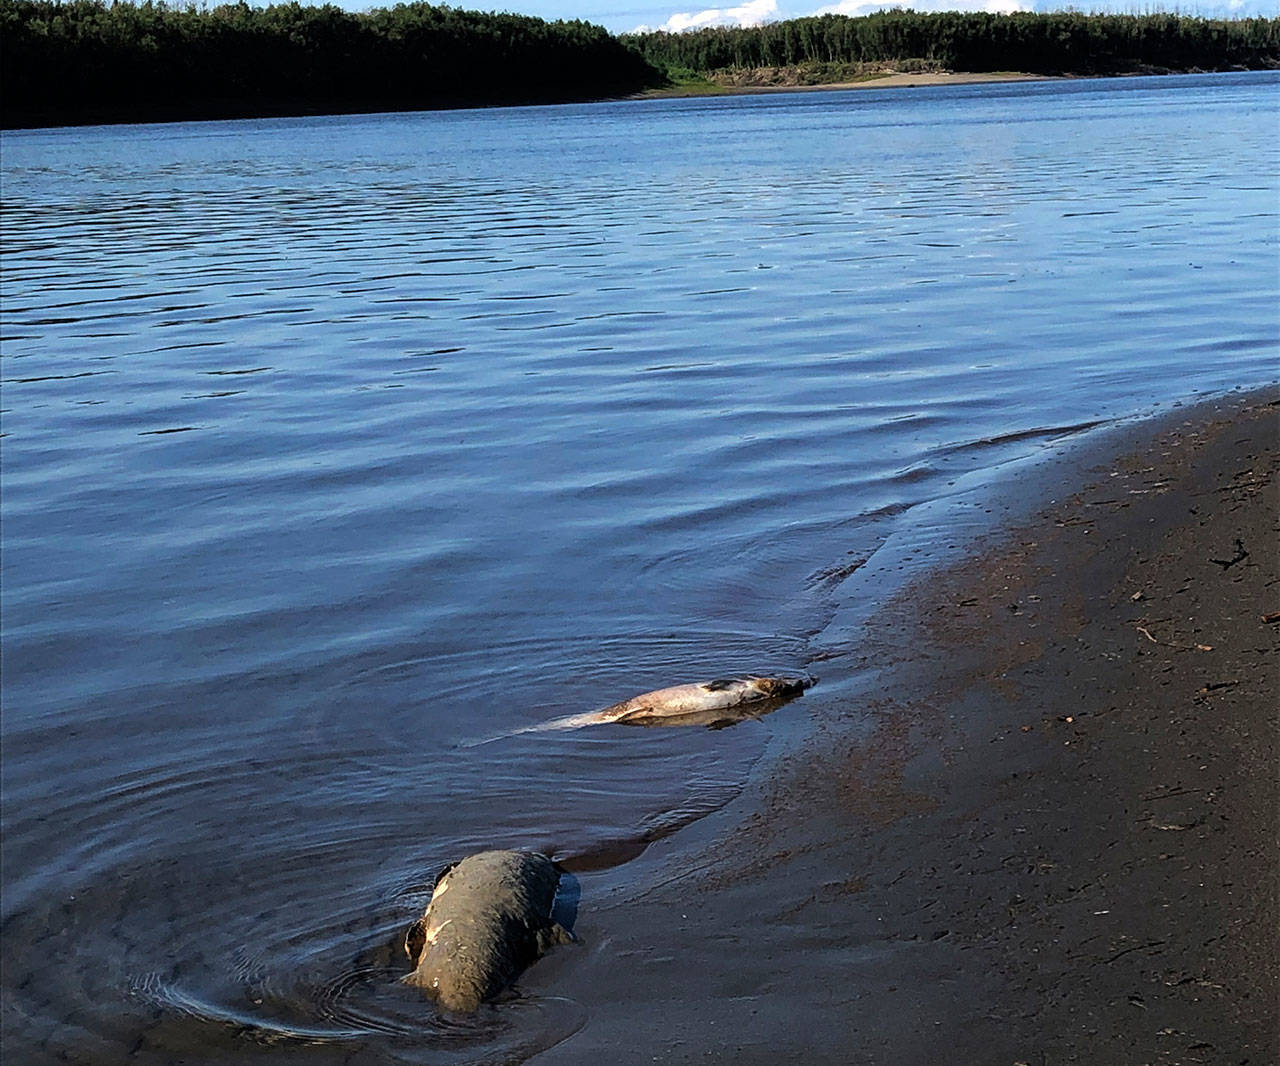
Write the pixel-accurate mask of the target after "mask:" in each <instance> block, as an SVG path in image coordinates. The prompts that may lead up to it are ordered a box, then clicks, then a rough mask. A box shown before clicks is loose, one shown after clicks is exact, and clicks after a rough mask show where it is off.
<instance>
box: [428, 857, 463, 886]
mask: <svg viewBox="0 0 1280 1066" xmlns="http://www.w3.org/2000/svg"><path fill="white" fill-rule="evenodd" d="M457 865H458V864H457V863H456V862H451V863H449V865H448V866H441V867H440V872H439V873H438V874H436V879H435V881H433V882H432V884H431V891H432V892H435V890H436V889H437V888H439V887H440V882H441V881H443V880H444V879H445V877H447V876H448V874H449V871H450V870H452V869H453V868H454V867H455V866H457Z"/></svg>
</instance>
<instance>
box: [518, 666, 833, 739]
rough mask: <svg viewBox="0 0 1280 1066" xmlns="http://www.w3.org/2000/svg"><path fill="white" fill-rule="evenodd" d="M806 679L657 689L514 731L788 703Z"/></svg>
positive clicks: (807, 684) (644, 721) (643, 721)
mask: <svg viewBox="0 0 1280 1066" xmlns="http://www.w3.org/2000/svg"><path fill="white" fill-rule="evenodd" d="M813 684H814V682H813V679H812V678H810V677H754V676H751V677H732V678H719V679H717V680H715V681H698V682H694V683H693V684H689V685H673V686H672V687H671V688H660V689H657V690H656V691H654V692H646V693H644V694H643V695H640V696H632V697H631V699H629V700H623V701H622V702H621V703H615V704H613V706H611V707H605V708H604V709H603V710H599V711H590V712H589V713H587V714H573V715H570V716H569V717H567V718H556V719H553V720H552V721H550V722H543V723H542V724H541V725H535V726H529V727H527V728H525V729H521V730H518V732H521V733H545V732H550V731H553V730H561V729H581V728H582V727H583V726H588V725H606V724H608V723H610V722H614V723H618V724H620V725H653V724H655V723H658V722H662V721H664V720H668V719H670V720H673V721H672V724H674V720H675V719H681V718H684V717H686V716H707V715H708V713H709V712H714V711H726V710H730V709H732V708H735V707H743V706H745V705H748V704H752V703H761V702H764V701H766V700H788V699H794V698H795V697H796V696H799V695H801V694H802V693H803V692H804V690H805V689H807V688H812V687H813Z"/></svg>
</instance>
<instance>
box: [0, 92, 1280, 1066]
mask: <svg viewBox="0 0 1280 1066" xmlns="http://www.w3.org/2000/svg"><path fill="white" fill-rule="evenodd" d="M1275 84H1276V76H1275V75H1269V74H1258V75H1252V74H1251V75H1230V76H1206V77H1191V78H1177V79H1124V80H1123V81H1118V82H1112V81H1099V82H1088V83H1070V84H1067V83H1063V84H1031V85H1029V84H1022V85H1017V86H972V87H962V88H951V89H939V90H916V91H913V92H910V93H902V92H891V91H865V92H859V93H854V94H838V93H816V94H804V95H797V96H769V97H755V98H734V99H728V100H701V101H665V102H656V101H655V102H636V103H620V104H608V105H597V106H589V107H563V108H555V109H511V110H492V111H484V112H472V113H462V112H457V113H447V114H422V115H393V116H371V117H358V116H357V117H343V118H333V119H305V120H304V119H299V120H271V121H262V122H244V123H205V124H176V125H170V126H151V127H122V128H113V129H94V130H62V131H43V132H42V131H31V132H24V133H17V134H6V135H5V137H4V145H3V148H4V152H3V156H4V167H5V171H4V187H3V197H4V211H5V218H6V222H5V227H4V233H3V239H4V264H5V265H4V292H3V296H4V299H3V322H2V326H0V328H2V330H3V343H4V356H5V359H4V368H3V426H2V427H0V431H2V432H3V434H4V441H3V463H4V493H3V506H4V525H3V535H4V558H3V566H4V577H3V581H4V641H5V649H4V650H5V661H4V720H3V730H4V759H5V767H4V770H5V773H4V790H5V796H4V799H5V804H4V878H5V886H4V888H5V890H4V900H3V911H4V925H3V937H4V956H5V974H4V980H5V984H6V988H5V1005H4V1019H5V1021H4V1040H5V1047H6V1051H8V1052H9V1053H10V1054H11V1055H13V1056H16V1057H21V1058H23V1059H24V1060H26V1061H32V1062H36V1061H49V1060H55V1059H56V1060H60V1061H71V1062H83V1063H89V1062H92V1063H95V1064H97V1063H112V1062H122V1061H125V1060H128V1061H130V1062H161V1061H172V1060H175V1059H178V1058H182V1057H183V1056H190V1057H193V1058H198V1059H201V1060H205V1061H209V1060H215V1061H217V1060H221V1061H234V1062H240V1061H248V1060H250V1059H255V1058H257V1057H258V1056H262V1055H268V1054H270V1055H273V1056H275V1057H278V1058H288V1057H290V1056H297V1057H300V1058H301V1057H305V1058H306V1060H307V1061H308V1062H329V1061H333V1062H339V1061H342V1062H345V1061H355V1059H353V1056H355V1057H356V1059H358V1061H361V1062H377V1061H387V1062H394V1061H406V1062H408V1061H412V1062H432V1063H454V1062H457V1063H464V1062H467V1063H469V1062H476V1061H492V1060H494V1059H495V1058H499V1059H501V1060H503V1061H519V1060H521V1059H523V1058H527V1057H528V1056H530V1055H532V1054H533V1053H535V1052H536V1051H537V1050H539V1049H541V1048H545V1047H548V1046H551V1045H553V1044H555V1043H556V1042H557V1041H559V1040H562V1039H563V1038H564V1037H565V1036H567V1035H568V1034H570V1033H572V1032H573V1031H575V1029H577V1028H578V1027H579V1026H581V1025H582V1024H584V1019H587V1018H589V1017H590V1010H591V1005H590V1004H574V1003H567V1002H564V1001H561V1000H556V999H555V998H553V997H545V996H525V997H521V998H517V999H515V1000H514V1001H512V1002H507V1003H503V1004H501V1005H500V1006H498V1007H495V1008H492V1009H488V1010H486V1011H482V1012H481V1013H480V1014H478V1015H477V1016H476V1017H475V1018H472V1019H469V1020H465V1021H459V1020H457V1019H443V1018H438V1017H435V1016H434V1015H433V1013H432V1011H431V1009H430V1007H429V1005H426V1004H424V1003H423V1002H422V1000H421V998H420V997H417V996H414V995H411V994H409V992H408V990H405V989H403V988H402V987H401V986H399V985H398V984H397V983H396V982H395V981H394V980H392V978H393V977H394V976H396V975H397V974H398V973H400V972H403V968H404V961H403V959H402V958H401V957H400V956H399V955H398V954H397V949H398V945H397V937H398V936H401V935H402V934H403V928H404V926H405V924H406V923H407V921H409V920H410V919H411V917H412V916H413V915H414V914H415V912H420V910H421V908H422V906H423V905H424V903H425V899H426V897H427V896H428V895H429V893H430V885H429V883H427V881H426V879H427V878H429V876H430V873H431V872H432V871H434V870H435V869H437V868H438V867H439V866H440V865H441V864H442V863H444V862H445V861H449V860H452V859H455V858H457V857H459V856H460V855H463V854H466V853H467V852H469V851H473V850H477V849H479V848H484V847H512V846H514V847H532V848H538V849H540V850H543V851H546V852H548V853H549V854H552V855H553V856H556V857H558V858H563V859H564V860H565V861H566V864H567V865H569V866H570V868H576V869H577V870H578V871H579V873H580V876H581V877H582V909H583V913H584V915H585V914H590V913H591V912H592V909H593V908H594V909H595V913H596V914H597V915H599V914H600V913H601V910H602V908H607V907H608V906H617V905H618V902H619V901H620V900H625V898H626V891H627V889H626V879H625V876H624V874H623V873H622V872H620V870H619V866H620V864H623V863H625V862H627V861H628V860H630V859H632V858H634V857H635V856H637V855H640V854H642V853H643V852H644V851H645V849H646V848H647V847H648V846H649V844H650V843H652V842H653V841H654V840H657V839H661V838H662V837H664V836H669V835H670V834H671V833H674V832H676V831H677V830H678V829H679V828H681V827H683V826H686V825H688V824H689V823H690V821H692V820H694V819H697V818H699V817H701V816H704V815H705V814H706V813H708V812H710V811H713V810H717V809H719V808H721V807H723V806H724V804H725V803H727V802H729V801H730V800H731V799H732V798H733V797H734V795H735V794H736V793H737V791H738V789H739V788H740V786H741V784H742V782H743V781H744V780H745V779H746V778H747V775H748V774H749V773H750V772H751V768H752V766H753V765H754V764H755V763H756V761H757V759H758V758H759V756H760V754H761V752H762V751H764V750H765V746H766V745H767V744H768V743H769V742H770V738H771V737H777V736H778V735H779V733H780V732H785V730H787V729H789V728H796V727H798V725H799V724H800V723H802V722H803V721H805V719H806V717H807V716H815V715H819V716H820V715H821V714H822V709H823V706H824V701H830V700H833V699H838V698H839V691H840V690H839V685H838V684H837V685H833V686H830V687H827V686H824V688H822V689H819V690H818V691H817V692H816V693H815V694H811V695H810V697H809V698H808V699H806V700H804V701H802V702H801V703H800V704H799V705H792V706H788V707H787V708H784V709H783V710H781V711H779V712H777V713H774V714H771V715H769V716H768V717H765V718H761V719H759V720H750V721H745V722H743V723H741V724H740V725H739V726H738V727H736V728H734V729H731V730H718V731H716V730H705V729H685V730H622V729H614V728H608V729H603V730H600V731H594V730H586V731H579V732H575V733H567V734H554V733H548V734H537V735H533V734H529V735H514V736H510V737H508V739H506V740H504V741H503V742H502V743H500V744H492V745H476V744H474V743H473V742H474V741H476V740H478V739H482V738H484V737H487V736H491V735H493V734H494V733H514V732H515V731H518V730H520V729H521V728H522V727H526V726H529V725H532V724H535V723H538V722H543V721H546V720H549V719H552V718H555V717H557V716H563V715H568V714H575V713H580V712H583V711H587V710H590V709H592V708H595V707H601V706H606V705H608V704H609V703H611V702H613V701H615V700H617V699H620V698H622V697H624V696H626V695H628V694H630V693H634V692H640V691H644V690H645V689H648V688H659V687H663V686H665V685H669V684H673V683H676V682H678V681H681V680H685V679H688V678H697V677H715V676H724V675H726V674H731V673H736V672H743V673H747V672H756V673H764V672H779V673H795V672H803V670H804V668H805V666H806V665H807V664H808V663H810V662H813V661H815V660H817V659H821V658H826V657H828V656H829V655H830V654H831V652H830V649H825V648H823V647H822V646H821V640H820V637H819V636H818V634H820V632H821V630H822V627H823V625H824V622H825V620H826V619H827V617H828V616H829V613H830V611H831V610H832V608H833V607H834V606H835V605H836V604H837V603H839V602H841V601H842V600H846V599H847V598H848V596H849V595H850V585H851V582H850V578H851V577H852V576H853V575H855V574H858V573H860V572H861V570H862V568H863V567H864V566H870V567H874V566H875V563H876V551H877V548H878V546H879V545H880V544H882V543H883V541H884V538H885V537H886V536H887V535H888V534H889V533H890V531H894V530H902V529H904V528H908V529H909V528H911V523H912V522H913V519H914V516H915V515H916V514H917V513H918V511H917V508H918V507H919V505H921V504H926V503H929V502H931V501H936V500H938V499H939V498H940V497H944V496H946V495H947V494H949V493H951V492H954V491H956V488H957V486H958V485H959V484H961V483H963V482H964V480H965V479H966V478H969V479H971V478H973V477H974V476H987V475H988V474H990V473H991V472H993V471H996V470H998V468H999V467H1001V466H1002V465H1003V464H1005V463H1007V462H1009V461H1010V460H1013V459H1017V458H1020V457H1022V456H1025V455H1027V454H1030V453H1033V452H1035V451H1036V450H1037V449H1040V448H1043V447H1045V446H1046V445H1047V444H1049V443H1050V442H1053V441H1055V440H1058V439H1061V438H1062V437H1064V436H1067V435H1070V434H1075V433H1082V432H1087V431H1088V430H1089V429H1090V428H1091V427H1093V426H1095V425H1097V424H1099V423H1100V422H1105V421H1107V420H1110V419H1114V418H1116V417H1120V416H1124V415H1128V414H1131V413H1134V412H1139V411H1143V410H1147V409H1149V408H1150V407H1151V405H1153V404H1155V403H1157V402H1161V401H1167V400H1170V399H1173V398H1176V397H1185V396H1189V395H1192V394H1194V393H1196V392H1203V391H1215V390H1222V389H1227V388H1231V387H1234V386H1237V385H1249V384H1257V383H1261V382H1264V381H1267V380H1269V379H1271V378H1273V377H1274V353H1275V344H1276V340H1277V324H1276V318H1275V313H1274V307H1273V305H1272V298H1273V296H1274V291H1273V290H1274V280H1275V266H1276V250H1275V242H1274V235H1275V232H1276V227H1275V203H1276V199H1275V192H1276V189H1275V187H1274V179H1273V178H1267V177H1264V175H1274V174H1275V173H1276V172H1277V171H1276V165H1275V164H1276V159H1275V154H1276V148H1275V144H1274V138H1273V136H1272V134H1273V132H1274V131H1273V129H1272V128H1271V127H1272V125H1273V123H1272V121H1271V119H1272V117H1273V116H1272V114H1271V111H1270V97H1271V94H1272V93H1273V92H1274V88H1275ZM927 532H928V535H930V536H934V537H936V538H941V539H942V540H943V541H945V540H946V539H947V538H948V537H949V536H950V533H949V531H948V530H945V529H941V530H929V531H927ZM828 705H829V703H828ZM606 901H608V902H606ZM569 950H576V949H569Z"/></svg>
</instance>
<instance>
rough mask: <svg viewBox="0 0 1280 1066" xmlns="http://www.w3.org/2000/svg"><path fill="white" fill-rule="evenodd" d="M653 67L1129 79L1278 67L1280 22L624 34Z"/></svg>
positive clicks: (1065, 17)
mask: <svg viewBox="0 0 1280 1066" xmlns="http://www.w3.org/2000/svg"><path fill="white" fill-rule="evenodd" d="M626 40H627V41H628V43H630V44H631V45H632V46H633V47H635V48H636V49H638V50H639V51H640V53H641V54H642V55H643V56H644V57H645V58H646V59H647V60H649V62H650V63H652V64H654V65H655V66H657V67H659V68H662V69H665V70H671V69H675V68H685V69H687V70H691V71H697V72H699V73H704V74H706V73H711V72H714V71H723V70H741V69H743V68H754V67H792V66H804V65H812V64H825V65H828V66H831V65H842V64H874V63H885V64H894V63H900V62H902V61H905V60H923V61H926V63H927V65H928V67H929V68H943V69H947V70H964V71H974V72H977V71H993V70H1017V71H1024V72H1027V73H1032V74H1126V73H1132V72H1136V71H1150V72H1162V71H1187V70H1194V69H1200V70H1230V69H1238V68H1249V69H1257V68H1265V67H1277V66H1280V19H1261V18H1258V19H1234V20H1229V21H1228V20H1215V19H1201V18H1185V17H1182V16H1179V15H1167V14H1156V15H1083V14H1080V13H1079V12H1072V11H1066V12H1058V13H1052V14H1031V13H1019V14H1013V15H992V14H986V13H971V12H959V11H947V12H941V13H938V14H919V13H917V12H914V11H904V10H895V11H885V12H881V13H879V14H874V15H864V16H861V17H859V18H848V17H846V16H844V15H822V16H820V17H815V18H802V19H791V20H790V21H787V22H775V23H770V24H768V25H765V26H757V27H754V28H751V29H737V28H717V29H705V30H698V31H696V32H692V33H678V34H677V33H646V34H639V35H635V36H631V37H628V38H626Z"/></svg>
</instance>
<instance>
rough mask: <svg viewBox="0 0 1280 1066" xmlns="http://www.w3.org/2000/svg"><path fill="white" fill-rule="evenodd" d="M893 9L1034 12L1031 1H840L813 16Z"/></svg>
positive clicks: (998, 13)
mask: <svg viewBox="0 0 1280 1066" xmlns="http://www.w3.org/2000/svg"><path fill="white" fill-rule="evenodd" d="M895 7H909V8H911V9H912V10H913V11H921V12H927V11H988V12H990V13H991V14H993V15H1010V14H1012V13H1013V12H1015V11H1034V10H1035V9H1036V8H1035V4H1034V3H1032V0H910V2H905V0H840V2H839V3H837V4H829V5H828V6H826V7H820V8H818V10H817V11H815V12H814V14H815V15H870V14H871V13H872V12H875V11H887V10H889V9H890V8H895Z"/></svg>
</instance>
